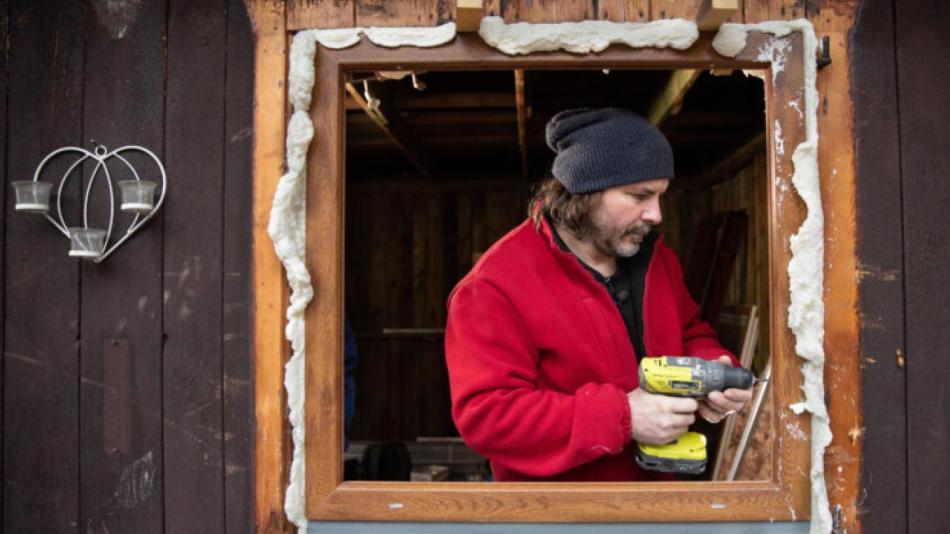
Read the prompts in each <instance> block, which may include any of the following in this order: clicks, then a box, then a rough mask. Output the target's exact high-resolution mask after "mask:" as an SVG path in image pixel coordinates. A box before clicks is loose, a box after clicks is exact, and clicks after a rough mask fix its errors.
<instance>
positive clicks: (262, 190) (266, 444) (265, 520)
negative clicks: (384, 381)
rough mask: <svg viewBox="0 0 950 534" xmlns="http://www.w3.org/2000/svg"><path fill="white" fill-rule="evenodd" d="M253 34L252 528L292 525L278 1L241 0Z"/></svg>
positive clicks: (282, 50)
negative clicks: (277, 207) (279, 199)
mask: <svg viewBox="0 0 950 534" xmlns="http://www.w3.org/2000/svg"><path fill="white" fill-rule="evenodd" d="M247 9H248V14H249V16H250V19H251V23H252V27H253V29H254V34H255V37H256V39H255V47H254V48H255V50H254V64H255V69H254V71H255V75H254V77H255V79H254V152H253V158H254V159H253V167H254V175H253V176H254V187H253V208H252V210H253V228H252V232H253V269H254V272H253V288H254V322H253V324H254V342H253V343H254V414H255V417H256V420H257V432H256V435H255V436H254V496H255V504H254V510H255V514H254V515H255V519H256V521H257V528H258V532H268V533H271V532H292V531H293V525H291V524H290V523H289V522H288V521H287V519H286V516H285V515H284V490H285V488H286V487H287V474H286V471H285V465H286V463H287V462H288V461H289V456H288V455H286V454H285V452H286V448H285V446H286V442H285V437H286V436H287V434H288V433H287V428H286V427H287V419H286V417H285V416H284V414H285V413H286V401H285V399H284V395H283V380H284V374H283V368H284V362H285V361H286V360H287V358H288V357H289V353H288V350H287V349H288V345H287V343H286V342H285V341H284V321H283V315H284V314H283V310H284V309H285V308H286V307H287V284H286V282H284V276H283V268H282V267H281V264H280V261H279V260H278V259H277V255H276V254H275V253H274V245H273V243H272V242H271V240H270V236H269V235H268V234H267V223H268V221H269V220H270V209H271V204H272V203H273V201H274V193H275V191H276V190H277V182H278V180H280V176H281V172H282V168H283V161H284V140H285V129H284V124H285V121H284V119H285V109H286V105H287V103H286V94H287V92H286V90H285V89H284V88H285V86H286V82H285V80H286V79H287V78H286V70H285V69H286V67H285V62H286V54H287V30H286V26H285V11H284V4H282V3H274V2H267V1H263V0H260V1H253V2H248V4H247Z"/></svg>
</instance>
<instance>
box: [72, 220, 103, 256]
mask: <svg viewBox="0 0 950 534" xmlns="http://www.w3.org/2000/svg"><path fill="white" fill-rule="evenodd" d="M105 244H106V231H105V230H102V229H100V228H70V229H69V255H70V256H72V257H74V258H87V259H96V258H98V257H99V256H101V255H102V251H103V250H104V249H105Z"/></svg>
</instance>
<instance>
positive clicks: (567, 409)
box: [445, 279, 630, 477]
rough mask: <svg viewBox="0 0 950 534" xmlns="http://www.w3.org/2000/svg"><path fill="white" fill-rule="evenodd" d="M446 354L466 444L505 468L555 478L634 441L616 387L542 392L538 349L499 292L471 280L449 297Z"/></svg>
mask: <svg viewBox="0 0 950 534" xmlns="http://www.w3.org/2000/svg"><path fill="white" fill-rule="evenodd" d="M445 354H446V362H447V365H448V370H449V382H450V387H451V394H452V416H453V418H454V420H455V424H456V426H457V427H458V430H459V432H460V433H461V435H462V438H463V439H464V440H465V442H466V443H467V444H468V445H469V446H470V447H471V448H472V449H474V450H475V451H477V452H479V453H480V454H482V455H484V456H485V457H487V458H489V459H490V460H492V461H494V462H497V463H499V464H501V465H503V466H504V467H506V468H509V469H512V470H515V471H518V472H520V473H524V474H526V475H529V476H538V477H543V476H553V475H556V474H559V473H563V472H564V471H567V470H569V469H571V468H574V467H577V466H579V465H582V464H585V463H588V462H590V461H592V460H595V459H597V458H599V457H601V456H604V455H606V454H618V453H620V452H621V451H622V450H623V447H624V445H626V443H627V442H629V441H630V407H629V404H628V403H627V396H626V394H625V393H624V392H623V391H622V390H621V389H620V388H618V387H617V386H615V385H613V384H596V383H587V384H584V385H583V386H581V387H580V388H579V389H577V391H574V392H567V393H565V392H557V391H552V390H546V389H540V388H538V387H537V383H538V359H539V354H538V349H537V348H536V347H535V345H534V343H533V341H532V340H531V339H530V333H529V330H528V329H527V328H526V326H525V323H524V322H523V319H522V317H521V316H520V314H519V313H518V312H517V310H516V309H515V307H514V306H513V304H512V303H511V302H510V300H509V299H508V298H507V297H506V296H505V295H504V294H503V293H502V291H501V290H500V289H498V288H497V287H495V286H494V285H493V284H491V283H489V282H486V281H483V280H478V279H474V280H467V281H465V282H463V283H462V284H460V285H459V286H458V287H457V288H456V289H455V291H453V293H452V295H451V296H450V298H449V315H448V323H447V324H446V332H445Z"/></svg>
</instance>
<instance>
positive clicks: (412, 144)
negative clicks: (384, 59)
mask: <svg viewBox="0 0 950 534" xmlns="http://www.w3.org/2000/svg"><path fill="white" fill-rule="evenodd" d="M377 88H378V89H377V91H378V92H379V95H378V96H373V95H370V96H371V97H372V98H373V99H374V101H373V102H369V101H367V99H366V96H365V95H363V94H362V93H360V91H359V90H358V89H357V88H356V87H355V86H354V85H353V84H352V83H350V82H347V83H346V92H347V93H349V94H350V98H351V99H352V100H353V101H354V102H355V103H356V105H357V106H358V107H359V108H360V109H362V110H363V111H364V112H365V113H366V116H367V117H369V118H370V119H371V120H372V121H373V123H374V124H376V127H377V128H379V130H380V131H381V132H383V135H385V136H386V138H387V139H389V140H390V142H392V144H393V145H395V146H396V148H398V149H399V151H400V152H402V153H403V155H405V156H406V158H407V159H408V160H409V162H410V163H412V165H413V166H414V167H415V168H417V169H419V172H421V173H422V174H425V175H431V174H432V173H433V170H434V168H435V165H434V163H433V162H432V160H431V158H429V156H428V154H427V153H426V150H425V149H424V148H422V143H421V142H420V141H419V138H418V137H417V136H416V135H415V133H413V132H412V131H411V130H410V129H409V128H408V127H407V126H406V124H405V122H404V121H403V120H402V118H401V117H400V116H399V115H398V114H397V113H389V114H388V116H387V114H386V113H385V112H384V109H391V108H390V106H389V103H390V95H389V93H388V92H387V91H386V90H385V84H377ZM380 97H382V98H383V99H385V103H384V102H383V100H379V98H380Z"/></svg>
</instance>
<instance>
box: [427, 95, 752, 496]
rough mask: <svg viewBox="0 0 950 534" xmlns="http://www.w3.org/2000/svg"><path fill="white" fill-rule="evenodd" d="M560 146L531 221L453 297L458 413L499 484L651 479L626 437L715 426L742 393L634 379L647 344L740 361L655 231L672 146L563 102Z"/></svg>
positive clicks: (669, 435)
mask: <svg viewBox="0 0 950 534" xmlns="http://www.w3.org/2000/svg"><path fill="white" fill-rule="evenodd" d="M546 137H547V143H548V145H549V146H550V147H551V149H552V150H554V151H555V152H556V153H557V156H556V158H555V160H554V165H553V168H552V174H553V178H551V179H549V180H548V181H547V182H545V183H543V184H542V185H541V187H540V188H539V189H538V191H537V193H536V194H535V196H534V199H533V200H532V202H531V204H530V207H529V218H528V220H526V221H525V222H524V223H522V224H521V225H520V226H518V227H517V228H515V229H514V230H512V231H511V232H509V233H508V234H507V235H505V236H504V237H502V238H501V239H500V240H499V241H498V242H497V243H495V244H494V245H493V246H492V247H491V248H490V249H489V250H488V251H487V252H486V253H485V254H484V255H483V256H482V257H481V259H480V260H479V262H478V263H477V264H476V265H475V267H474V268H473V269H472V271H471V272H470V273H469V274H468V275H467V276H466V277H465V278H464V279H462V281H461V282H459V284H458V285H457V286H456V287H455V289H454V290H453V291H452V294H451V295H450V296H449V315H448V323H447V325H446V336H445V349H446V360H447V363H448V369H449V379H450V382H451V393H452V414H453V417H454V419H455V423H456V426H457V427H458V429H459V432H460V433H461V435H462V437H463V438H464V439H465V441H466V443H468V445H469V446H470V447H472V448H473V449H474V450H476V451H478V452H479V453H481V454H482V455H484V456H485V457H487V458H488V459H489V460H490V461H491V465H492V472H493V474H494V478H495V480H503V481H504V480H508V481H517V480H589V481H595V480H602V481H603V480H611V481H622V480H656V479H663V478H668V477H666V476H664V475H659V474H657V473H652V472H647V471H643V470H641V469H640V468H639V467H638V466H637V465H636V462H635V460H634V452H633V451H634V447H635V442H643V443H649V444H663V443H668V442H670V441H672V440H673V439H675V438H676V437H677V436H679V435H680V434H682V433H683V432H685V431H686V430H687V428H688V427H689V425H691V424H692V423H693V422H694V420H695V414H696V413H697V412H698V413H699V415H701V416H702V417H704V418H705V419H707V420H709V421H711V422H718V421H719V420H721V419H722V418H723V417H725V416H726V415H727V414H728V413H730V412H733V411H737V410H740V409H741V408H742V407H743V406H744V405H745V403H747V402H748V400H749V399H750V398H751V391H743V390H727V391H725V392H722V393H714V394H712V395H710V397H709V398H708V399H707V400H705V401H703V402H697V401H696V400H694V399H687V398H673V397H666V396H658V395H653V394H650V393H647V392H645V391H643V390H642V389H640V388H638V387H637V385H638V381H637V363H638V361H639V360H640V359H641V358H643V357H644V356H659V355H689V356H698V357H702V358H705V359H721V360H722V361H724V362H729V363H730V364H732V365H737V364H738V362H737V361H736V360H735V358H734V357H733V356H732V355H730V354H729V353H728V351H726V350H725V349H724V348H722V346H720V344H719V342H718V341H717V340H716V335H715V332H714V331H713V330H712V328H711V327H710V326H709V325H708V324H706V323H704V322H701V321H700V320H699V317H698V314H699V310H698V307H697V305H696V303H695V302H694V301H693V300H692V299H691V298H690V297H689V295H688V293H687V291H686V287H685V284H684V282H683V279H682V272H681V269H680V265H679V262H678V261H677V259H676V255H675V254H674V253H673V252H672V251H671V250H670V249H669V248H668V247H666V245H664V244H663V242H662V239H661V238H660V237H659V236H658V234H657V233H656V232H654V231H653V227H655V226H657V225H658V224H660V222H661V220H662V215H661V213H660V204H659V199H660V196H661V195H662V194H663V193H664V192H665V191H666V189H667V187H668V186H669V181H670V179H672V177H673V152H672V149H671V148H670V145H669V143H668V142H667V140H666V139H665V138H664V137H663V135H662V134H661V133H660V132H659V131H658V130H657V129H656V128H654V127H653V126H652V125H651V124H649V123H648V122H647V121H645V120H644V119H643V118H642V117H639V116H638V115H635V114H633V113H630V112H627V111H623V110H620V109H599V110H590V109H580V110H569V111H564V112H561V113H559V114H557V115H555V116H554V117H553V118H552V119H551V121H550V122H549V123H548V125H547V131H546Z"/></svg>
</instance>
